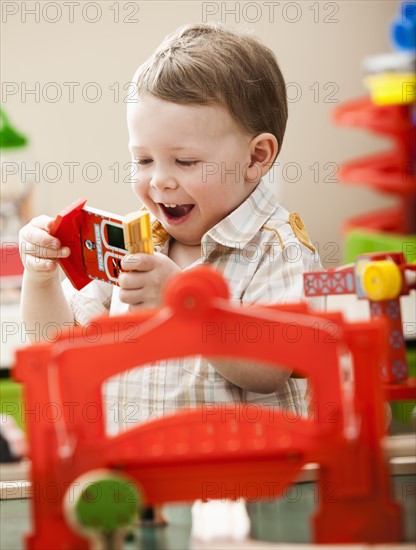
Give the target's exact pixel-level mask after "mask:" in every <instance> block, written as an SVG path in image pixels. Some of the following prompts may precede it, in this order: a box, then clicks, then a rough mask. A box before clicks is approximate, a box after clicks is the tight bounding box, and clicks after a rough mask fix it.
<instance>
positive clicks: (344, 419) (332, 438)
mask: <svg viewBox="0 0 416 550" xmlns="http://www.w3.org/2000/svg"><path fill="white" fill-rule="evenodd" d="M132 323H134V324H135V325H136V326H137V329H138V333H137V334H138V335H139V337H138V338H137V339H136V340H132V335H131V326H132ZM246 324H252V325H256V327H257V334H258V338H256V341H255V342H253V341H252V340H251V341H248V340H247V339H236V338H235V337H234V336H233V337H231V338H230V339H228V338H227V337H226V336H224V335H227V334H234V332H233V331H235V328H236V327H239V326H240V327H241V326H245V325H246ZM94 326H95V328H96V330H99V333H100V338H99V339H98V340H95V341H94V342H91V340H89V341H88V340H87V339H86V338H85V337H84V332H83V331H84V329H83V328H82V327H78V328H75V330H74V331H72V332H68V334H67V335H66V336H65V337H63V338H62V339H61V340H60V341H58V342H56V343H50V344H46V343H45V344H36V345H34V346H31V347H29V348H26V349H22V350H19V351H18V352H17V360H16V364H15V367H14V371H13V373H14V376H15V378H16V379H17V380H19V381H21V382H23V384H24V388H25V398H24V401H25V403H26V409H27V411H28V413H29V411H33V410H35V409H36V407H38V409H39V411H41V414H39V415H36V414H32V413H30V414H28V415H27V416H28V418H27V422H28V424H29V426H28V433H29V438H30V449H31V459H32V486H33V499H32V501H31V506H32V518H33V522H32V525H33V532H32V534H31V535H30V536H29V537H28V539H27V547H28V548H30V549H33V550H35V549H38V550H47V549H48V548H53V549H54V550H58V549H75V548H76V549H77V550H78V549H83V548H88V547H89V543H88V541H87V540H86V539H85V538H83V534H82V532H81V531H76V530H75V531H74V529H73V528H72V527H70V525H68V523H67V521H66V519H65V515H64V508H65V506H66V502H67V501H68V499H70V498H71V495H72V497H73V494H74V493H73V491H74V489H75V488H76V487H81V488H85V482H84V481H83V480H84V479H85V478H84V477H83V476H84V475H85V474H86V473H87V472H90V471H95V470H97V469H100V468H105V469H107V470H111V471H112V472H115V473H119V472H124V474H125V475H127V476H129V477H130V478H131V479H133V480H134V486H135V487H137V489H138V490H139V492H140V495H141V500H142V502H143V503H144V504H145V505H149V504H151V505H157V504H159V503H163V502H169V501H171V502H178V501H192V500H196V499H202V500H207V499H215V498H219V499H221V498H228V497H229V496H230V495H233V498H236V499H237V498H239V497H241V496H243V492H244V487H245V484H246V483H256V484H257V486H258V487H263V488H264V498H273V497H278V496H279V495H280V494H281V492H282V489H283V488H284V487H285V486H286V484H287V482H289V481H291V480H294V479H295V477H296V475H297V474H298V473H299V471H300V469H301V468H302V466H304V465H305V464H306V463H311V462H314V463H318V464H319V465H320V470H319V481H318V483H319V495H320V499H319V508H318V510H317V513H316V515H315V517H314V519H313V523H314V538H315V541H316V542H318V543H329V544H335V543H350V542H361V543H363V542H366V543H370V544H371V543H377V542H397V541H400V540H401V536H402V522H401V508H400V506H399V504H398V503H396V502H394V501H393V499H392V495H391V487H390V481H389V474H388V470H387V464H386V462H385V459H384V456H383V452H382V447H381V444H380V442H381V438H382V437H383V435H384V409H383V397H384V396H383V391H382V387H381V381H380V370H379V365H380V363H381V362H383V361H385V360H386V355H387V353H388V350H387V338H386V333H387V329H386V322H385V320H384V319H382V318H379V319H373V320H372V321H371V322H357V323H349V322H346V321H345V320H344V319H343V317H342V315H341V314H338V313H325V314H324V313H319V314H318V313H316V312H312V311H310V310H309V309H308V307H307V306H306V305H305V304H293V305H279V306H268V307H266V306H247V307H241V306H240V305H239V304H238V305H235V304H233V303H232V302H230V301H229V295H228V289H227V286H226V284H225V281H224V279H223V278H222V276H221V275H220V274H218V273H216V272H214V271H213V270H211V269H209V268H207V267H200V268H196V269H193V270H189V271H185V272H182V273H180V274H179V275H178V276H176V277H175V278H173V279H172V280H171V281H170V284H169V285H168V286H167V288H166V292H165V299H164V305H163V306H162V307H161V308H159V309H155V310H140V311H138V312H137V313H135V314H134V315H129V316H128V317H112V318H111V319H110V318H102V319H99V320H97V321H95V323H94ZM293 326H296V327H297V329H298V330H297V333H298V334H299V339H297V340H296V342H294V341H293V339H292V338H290V339H288V338H287V334H288V330H289V329H290V328H293ZM207 327H209V328H210V330H209V331H207ZM212 327H217V328H218V330H211V329H212ZM115 331H117V334H115ZM160 342H163V343H164V344H163V346H161V345H160ZM345 353H349V354H350V356H351V359H352V368H353V371H354V372H353V381H354V382H353V385H351V384H349V385H347V386H345V387H344V386H343V378H342V376H341V369H342V367H341V366H340V364H341V361H340V357H342V356H343V355H344V354H345ZM198 354H202V355H208V356H212V357H242V356H243V357H246V358H247V359H254V360H259V361H264V362H266V363H268V364H269V366H270V368H278V366H279V365H280V366H286V367H287V368H289V369H295V370H296V372H299V373H302V374H303V375H305V376H307V377H308V378H309V381H310V384H311V390H312V395H313V398H312V399H313V401H312V404H311V410H310V416H309V418H303V417H300V416H299V415H297V414H296V413H294V412H291V411H287V410H286V411H284V410H279V409H275V408H273V407H272V408H271V407H270V406H266V405H262V406H261V405H258V404H256V405H255V406H254V404H251V405H250V404H247V403H207V404H206V405H204V406H203V407H198V408H195V409H192V410H182V411H179V412H177V414H173V415H169V416H166V417H164V418H160V419H157V420H153V421H150V422H147V423H144V424H141V425H137V426H135V427H134V428H133V429H131V430H129V431H127V432H123V433H121V434H120V435H118V436H116V437H110V436H106V434H105V428H104V426H105V421H104V418H103V415H104V414H105V412H104V411H103V404H102V394H101V388H102V385H103V383H104V382H105V381H106V380H107V379H108V378H109V377H111V376H114V375H115V374H117V373H118V372H121V371H124V370H127V369H129V368H133V367H137V366H140V365H144V364H149V363H151V362H154V361H157V360H162V359H165V358H169V357H180V356H191V355H198ZM81 379H82V384H80V383H79V381H80V380H81ZM250 407H251V408H250ZM253 413H255V415H256V417H255V421H253ZM119 504H120V500H119V501H117V499H116V498H114V500H113V502H112V503H111V506H112V509H113V513H114V514H115V515H117V513H118V510H119ZM121 504H122V505H124V503H121ZM87 515H88V514H87ZM102 521H103V520H102V519H97V525H100V524H101V523H102ZM110 527H111V529H113V527H114V525H112V526H110ZM111 529H110V531H111Z"/></svg>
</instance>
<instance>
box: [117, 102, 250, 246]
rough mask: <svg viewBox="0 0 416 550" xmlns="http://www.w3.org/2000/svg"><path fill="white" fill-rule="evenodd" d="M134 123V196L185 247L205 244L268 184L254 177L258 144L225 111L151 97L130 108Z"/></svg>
mask: <svg viewBox="0 0 416 550" xmlns="http://www.w3.org/2000/svg"><path fill="white" fill-rule="evenodd" d="M127 122H128V129H129V136H130V150H131V154H132V157H133V161H134V163H135V169H134V170H133V174H132V186H133V190H134V192H135V193H136V195H137V196H138V197H139V199H140V200H141V201H142V202H143V204H144V205H145V206H146V207H147V208H148V210H149V211H150V212H151V213H152V214H153V215H154V216H156V218H157V219H158V220H160V222H161V223H162V225H163V226H164V227H165V229H166V230H167V231H168V233H169V234H170V235H171V236H172V237H173V238H174V239H175V240H177V241H179V242H181V243H183V244H187V245H197V244H199V243H200V242H201V238H202V236H203V235H204V234H205V233H206V232H207V231H208V230H209V229H211V228H212V227H213V226H214V225H216V224H217V223H218V222H219V221H220V220H222V219H223V218H224V217H226V216H227V215H228V214H229V213H230V212H232V211H233V210H235V208H237V206H239V205H240V204H241V203H242V202H243V201H244V200H245V199H246V198H247V197H248V196H249V195H250V193H251V192H252V191H253V189H254V188H255V187H256V185H257V183H258V180H259V179H260V178H258V179H257V178H256V181H252V180H249V179H247V178H246V170H247V167H248V166H249V164H250V162H251V161H250V142H251V139H252V138H251V137H250V136H248V135H246V134H244V133H243V132H242V131H241V130H240V129H239V128H238V126H237V124H236V123H235V122H234V121H233V119H232V118H231V116H230V115H229V113H228V112H227V111H226V109H225V108H223V107H222V106H220V105H193V104H186V105H182V104H177V103H171V102H168V101H163V100H160V99H157V98H155V97H154V96H150V95H148V96H145V97H143V98H140V101H139V102H138V103H130V104H129V106H128V112H127Z"/></svg>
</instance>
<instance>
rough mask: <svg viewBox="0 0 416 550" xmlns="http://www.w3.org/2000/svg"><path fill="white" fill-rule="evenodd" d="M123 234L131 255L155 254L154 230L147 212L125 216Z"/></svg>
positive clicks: (141, 211) (142, 211)
mask: <svg viewBox="0 0 416 550" xmlns="http://www.w3.org/2000/svg"><path fill="white" fill-rule="evenodd" d="M123 234H124V243H125V246H126V250H127V252H128V253H129V254H136V253H137V252H144V253H146V254H153V252H154V247H153V240H152V228H151V225H150V214H149V212H147V210H140V211H139V212H131V213H130V214H127V215H126V216H124V219H123Z"/></svg>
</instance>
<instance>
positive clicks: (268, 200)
mask: <svg viewBox="0 0 416 550" xmlns="http://www.w3.org/2000/svg"><path fill="white" fill-rule="evenodd" d="M302 228H303V223H302V221H301V220H300V218H299V216H298V215H297V214H291V215H289V213H288V212H287V211H286V210H285V209H284V208H283V207H282V206H280V205H279V204H278V202H277V199H276V197H275V196H274V195H273V194H272V193H271V191H270V190H269V189H268V188H267V187H266V185H265V184H264V183H263V182H260V183H259V185H258V186H257V187H256V189H255V190H254V191H253V193H252V194H251V195H250V196H249V197H248V198H247V199H246V200H245V201H244V202H243V203H242V204H241V205H240V206H239V207H238V208H237V209H236V210H234V211H233V212H232V213H231V214H229V215H228V216H227V217H226V218H225V219H223V220H222V221H220V222H219V223H218V224H217V225H216V226H214V227H213V228H212V229H210V230H209V231H208V232H207V233H206V234H205V235H204V237H203V239H202V242H201V257H200V258H199V259H198V260H197V261H196V262H194V263H193V264H192V265H190V266H189V267H188V268H187V269H192V268H193V267H195V266H197V265H203V264H209V265H210V266H212V267H213V268H214V269H216V270H218V271H220V272H221V273H222V275H223V276H224V278H225V279H226V280H227V282H228V285H229V288H230V294H231V300H233V301H234V302H239V303H241V304H243V305H244V304H273V303H289V302H296V301H299V300H301V299H304V298H303V296H304V295H303V273H304V272H305V271H314V270H320V269H321V264H320V261H319V257H318V254H317V253H316V251H315V249H314V247H313V246H312V245H311V244H310V242H309V239H308V237H307V235H306V232H305V231H304V230H302ZM153 235H154V241H155V245H156V250H157V251H158V252H161V253H164V254H167V253H168V250H169V240H170V237H169V235H168V234H167V233H166V231H165V230H164V228H163V227H162V225H161V224H160V222H159V221H157V220H154V221H153ZM63 284H64V290H65V293H66V296H67V298H68V299H69V301H70V304H71V306H72V309H73V311H74V315H75V320H76V322H77V323H79V324H81V325H84V324H86V323H88V322H89V321H91V319H93V318H94V317H96V316H98V315H100V314H102V313H104V312H106V311H108V310H110V315H119V314H122V313H125V312H127V309H128V306H127V305H126V304H123V303H121V302H120V300H119V297H118V295H119V288H118V287H115V286H111V285H109V284H107V283H103V282H99V281H93V282H91V283H90V284H89V285H87V286H86V287H85V288H83V289H82V290H81V291H76V290H75V289H74V288H73V287H72V286H71V284H70V283H69V281H68V280H66V281H64V283H63ZM314 300H315V303H314V304H313V305H314V307H317V308H319V307H321V302H320V299H314ZM305 394H306V380H302V379H295V378H289V379H288V381H287V382H286V383H285V384H283V386H282V387H280V388H279V389H278V390H277V391H275V392H273V393H271V394H261V393H255V392H252V391H246V390H243V389H241V388H240V387H238V386H236V385H234V384H232V383H231V382H229V381H228V380H226V379H225V378H223V377H222V376H221V375H220V374H219V373H218V372H217V371H216V370H215V368H214V367H213V366H212V365H211V364H210V363H209V361H208V360H207V359H205V358H204V357H187V358H183V359H175V360H168V361H160V362H158V363H155V366H145V367H142V368H137V369H132V370H129V371H126V372H124V373H121V374H119V375H117V376H115V377H113V378H111V379H109V381H108V382H107V383H106V384H105V386H104V395H103V398H104V402H105V409H106V411H107V431H108V433H110V434H115V433H119V432H120V431H123V430H126V429H128V427H129V425H130V426H132V427H133V426H134V424H136V423H137V422H142V421H144V420H147V419H151V418H155V417H159V416H162V415H164V414H167V413H172V412H174V411H176V410H177V409H179V408H182V407H193V406H196V405H200V404H203V403H216V404H218V403H224V402H246V403H252V404H257V403H259V404H267V405H270V406H278V407H281V408H285V409H289V410H293V411H296V412H297V413H298V414H302V415H305V414H306V395H305ZM254 406H255V405H254Z"/></svg>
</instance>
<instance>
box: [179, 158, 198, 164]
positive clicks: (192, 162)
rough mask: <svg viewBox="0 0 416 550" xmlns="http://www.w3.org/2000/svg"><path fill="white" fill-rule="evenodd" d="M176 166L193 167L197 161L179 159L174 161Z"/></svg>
mask: <svg viewBox="0 0 416 550" xmlns="http://www.w3.org/2000/svg"><path fill="white" fill-rule="evenodd" d="M176 162H177V163H178V164H180V165H181V166H195V165H196V164H198V161H197V160H181V159H177V161H176Z"/></svg>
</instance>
